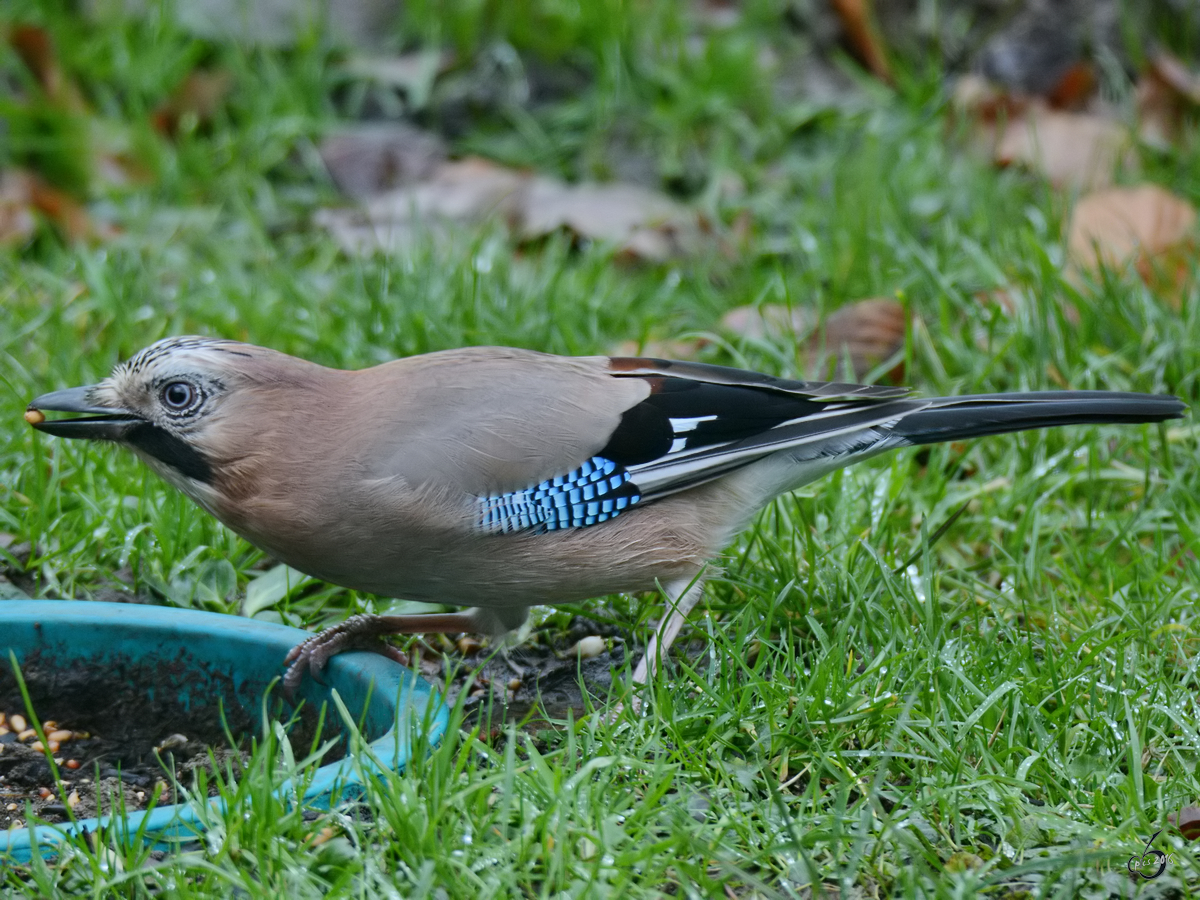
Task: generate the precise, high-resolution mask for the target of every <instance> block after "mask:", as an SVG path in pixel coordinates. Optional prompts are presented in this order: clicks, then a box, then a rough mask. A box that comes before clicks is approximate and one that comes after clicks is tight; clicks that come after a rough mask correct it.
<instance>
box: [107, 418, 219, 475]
mask: <svg viewBox="0 0 1200 900" xmlns="http://www.w3.org/2000/svg"><path fill="white" fill-rule="evenodd" d="M125 440H126V442H128V443H129V444H130V445H131V446H134V447H137V448H138V449H139V450H141V451H142V452H143V453H146V454H149V455H150V456H153V457H154V458H155V459H157V460H159V461H160V462H164V463H166V464H167V465H168V466H170V467H171V468H173V469H175V470H177V471H178V472H179V473H180V474H182V475H186V476H187V477H188V478H194V479H196V480H197V481H203V482H205V483H206V484H209V483H211V482H212V474H213V473H212V467H211V466H210V465H209V464H208V460H206V459H205V458H204V455H203V454H202V453H200V452H199V451H198V450H196V449H195V448H194V447H192V446H191V445H190V444H188V443H186V442H185V441H183V440H180V439H179V438H178V437H176V436H175V435H173V434H171V433H170V432H169V431H164V430H163V429H161V428H159V427H158V426H157V425H151V424H150V423H149V422H144V423H142V424H140V425H135V426H133V427H132V428H130V429H129V431H127V432H126V433H125Z"/></svg>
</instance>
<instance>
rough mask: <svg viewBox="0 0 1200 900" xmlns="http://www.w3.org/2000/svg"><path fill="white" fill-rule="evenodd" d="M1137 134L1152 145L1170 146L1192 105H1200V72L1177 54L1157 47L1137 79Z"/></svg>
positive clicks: (1163, 147) (1178, 133) (1159, 146)
mask: <svg viewBox="0 0 1200 900" xmlns="http://www.w3.org/2000/svg"><path fill="white" fill-rule="evenodd" d="M1136 98H1137V111H1138V137H1139V138H1140V139H1141V140H1142V141H1144V142H1145V143H1146V144H1148V145H1150V146H1151V147H1157V148H1158V149H1160V150H1165V149H1168V148H1170V147H1171V146H1172V145H1173V144H1174V143H1175V141H1176V140H1177V139H1178V137H1179V135H1180V132H1181V130H1182V127H1183V123H1184V114H1185V112H1186V110H1188V109H1189V108H1193V107H1196V106H1200V76H1198V75H1196V74H1195V73H1193V72H1192V71H1191V70H1190V69H1188V68H1187V66H1185V65H1184V64H1183V62H1182V61H1180V60H1179V59H1178V58H1176V57H1175V56H1172V55H1171V54H1170V53H1167V52H1166V51H1165V50H1158V51H1156V52H1155V54H1154V56H1153V57H1151V59H1150V63H1149V65H1148V66H1147V67H1146V71H1145V72H1143V73H1142V75H1141V77H1140V78H1139V79H1138V83H1137V91H1136Z"/></svg>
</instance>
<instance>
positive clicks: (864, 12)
mask: <svg viewBox="0 0 1200 900" xmlns="http://www.w3.org/2000/svg"><path fill="white" fill-rule="evenodd" d="M831 2H832V4H833V11H834V12H836V13H837V16H838V19H839V20H840V21H841V23H842V31H843V32H844V33H845V35H846V43H847V44H849V45H850V51H851V52H852V53H853V54H854V57H855V58H856V59H857V60H858V61H859V62H860V63H862V64H863V65H864V66H866V68H867V70H868V71H869V72H870V73H871V74H872V75H874V76H875V77H876V78H878V79H879V80H880V81H882V82H884V83H886V84H891V83H892V69H891V66H889V65H888V61H887V54H886V53H885V52H884V49H883V41H881V40H880V38H879V32H878V30H877V29H876V28H875V25H874V22H873V21H872V16H871V0H831Z"/></svg>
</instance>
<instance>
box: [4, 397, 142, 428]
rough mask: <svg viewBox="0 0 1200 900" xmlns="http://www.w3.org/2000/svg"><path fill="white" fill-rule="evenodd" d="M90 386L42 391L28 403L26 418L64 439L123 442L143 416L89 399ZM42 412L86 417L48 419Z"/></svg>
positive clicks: (29, 421)
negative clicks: (98, 404)
mask: <svg viewBox="0 0 1200 900" xmlns="http://www.w3.org/2000/svg"><path fill="white" fill-rule="evenodd" d="M91 392H92V388H90V387H77V388H67V389H66V390H65V391H53V392H51V393H49V394H42V396H40V397H38V398H36V399H35V400H34V401H33V402H32V403H30V404H29V408H28V409H27V410H26V411H25V421H26V422H28V423H29V424H30V425H32V426H33V427H34V428H36V429H37V430H38V431H44V432H45V433H46V434H49V435H53V436H54V437H64V438H87V439H89V440H93V441H121V440H124V439H125V436H126V435H127V434H128V433H129V430H130V429H131V428H133V427H134V426H135V425H138V424H140V423H141V422H142V420H141V418H139V417H138V416H136V415H134V414H133V413H131V412H129V411H127V410H124V409H113V408H112V407H110V406H96V405H95V404H94V403H92V402H91V401H90V400H89V399H88V395H89V394H90V393H91ZM43 412H69V413H82V414H84V415H86V416H87V418H83V419H58V420H55V421H53V422H52V421H49V420H47V419H46V417H45V416H43V415H41V413H43Z"/></svg>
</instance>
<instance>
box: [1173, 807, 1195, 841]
mask: <svg viewBox="0 0 1200 900" xmlns="http://www.w3.org/2000/svg"><path fill="white" fill-rule="evenodd" d="M1167 820H1168V821H1169V822H1170V823H1171V824H1172V825H1174V826H1175V828H1176V829H1177V830H1178V831H1179V833H1180V834H1182V835H1183V836H1184V837H1185V838H1187V839H1188V840H1189V841H1194V840H1196V838H1200V807H1197V806H1185V807H1183V809H1181V810H1179V814H1178V815H1176V814H1175V813H1171V814H1170V815H1168V816H1167Z"/></svg>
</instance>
